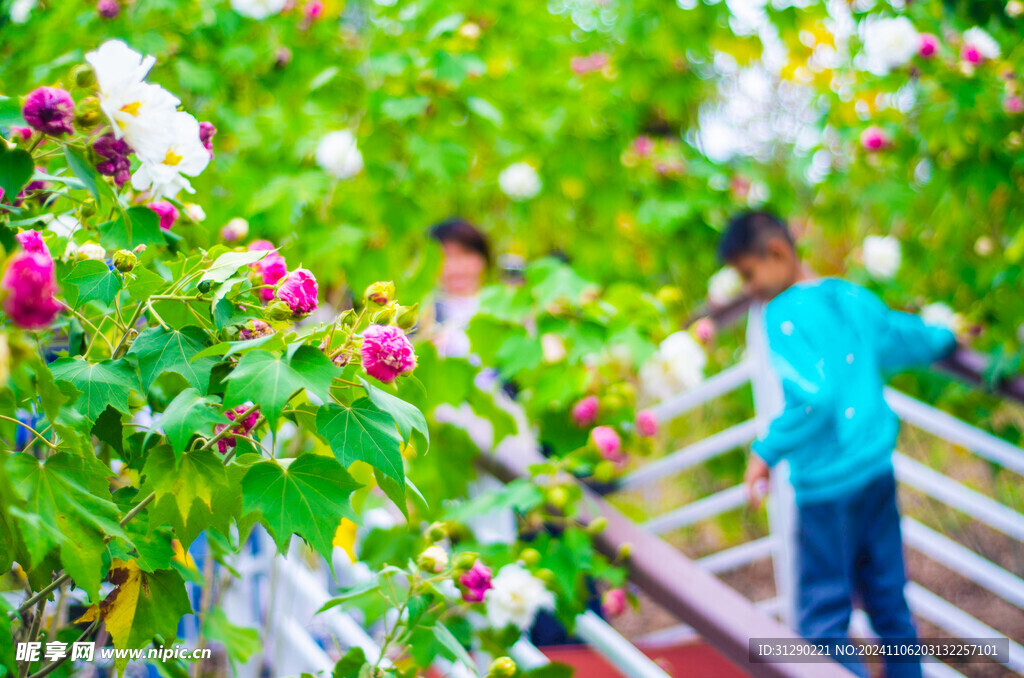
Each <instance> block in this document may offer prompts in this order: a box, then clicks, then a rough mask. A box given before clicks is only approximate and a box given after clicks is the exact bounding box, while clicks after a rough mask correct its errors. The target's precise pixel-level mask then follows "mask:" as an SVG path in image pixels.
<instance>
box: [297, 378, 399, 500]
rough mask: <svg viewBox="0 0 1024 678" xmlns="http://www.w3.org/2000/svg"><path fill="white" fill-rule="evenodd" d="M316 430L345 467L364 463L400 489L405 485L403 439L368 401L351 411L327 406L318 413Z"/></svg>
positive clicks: (388, 415)
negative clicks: (397, 484) (398, 485)
mask: <svg viewBox="0 0 1024 678" xmlns="http://www.w3.org/2000/svg"><path fill="white" fill-rule="evenodd" d="M316 429H317V431H318V432H319V433H320V435H321V436H323V438H324V440H326V441H327V443H328V444H329V445H330V446H331V450H333V451H334V456H335V457H337V458H338V461H340V462H341V463H342V464H344V465H345V466H346V467H347V466H349V465H350V464H352V462H355V461H365V462H366V463H367V464H369V465H370V466H373V467H374V468H376V469H380V470H381V471H382V472H383V473H384V474H385V475H387V476H388V477H390V478H392V479H393V480H395V481H396V482H397V483H399V484H400V485H404V484H405V467H404V466H403V463H402V439H401V438H400V437H399V434H398V429H397V428H395V420H394V419H392V418H391V415H390V414H387V413H386V412H381V411H380V410H378V409H377V408H375V407H374V406H373V404H372V403H371V402H370V401H369V400H368V399H366V398H360V399H359V400H357V401H356V402H354V403H352V406H351V407H342V406H340V405H336V404H334V403H329V404H327V405H324V406H323V407H321V408H320V409H319V411H317V413H316Z"/></svg>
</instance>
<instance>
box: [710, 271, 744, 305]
mask: <svg viewBox="0 0 1024 678" xmlns="http://www.w3.org/2000/svg"><path fill="white" fill-rule="evenodd" d="M742 291H743V279H742V278H740V274H739V273H737V272H736V269H734V268H733V267H732V266H726V267H724V268H721V269H719V270H718V271H716V272H715V274H714V275H712V276H711V277H710V278H708V301H710V302H711V303H712V304H713V305H714V306H725V305H726V304H728V303H729V302H730V301H732V300H733V299H735V298H736V297H738V296H739V295H740V292H742Z"/></svg>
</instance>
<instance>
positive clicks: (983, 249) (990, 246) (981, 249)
mask: <svg viewBox="0 0 1024 678" xmlns="http://www.w3.org/2000/svg"><path fill="white" fill-rule="evenodd" d="M995 247H996V246H995V243H994V242H993V241H992V238H990V237H988V236H987V235H983V236H981V237H980V238H978V239H977V240H975V241H974V251H975V253H977V254H978V255H979V256H982V257H987V256H988V255H990V254H992V251H993V250H994V249H995Z"/></svg>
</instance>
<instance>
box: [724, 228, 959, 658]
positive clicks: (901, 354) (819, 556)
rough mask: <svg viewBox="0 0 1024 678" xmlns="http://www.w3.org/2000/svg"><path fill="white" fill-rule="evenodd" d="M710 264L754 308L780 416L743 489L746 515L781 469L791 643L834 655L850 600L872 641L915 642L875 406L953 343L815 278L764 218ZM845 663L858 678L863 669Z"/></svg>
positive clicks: (783, 233)
mask: <svg viewBox="0 0 1024 678" xmlns="http://www.w3.org/2000/svg"><path fill="white" fill-rule="evenodd" d="M718 255H719V257H720V258H721V259H722V260H723V261H724V262H726V263H727V264H729V265H731V266H733V267H734V268H735V269H736V270H737V271H738V272H739V273H740V275H741V276H742V277H743V280H744V282H745V286H746V290H747V292H748V293H750V294H751V295H752V296H754V297H756V298H758V299H759V300H761V301H762V302H765V304H766V305H765V308H764V314H763V318H764V331H765V332H766V334H767V339H768V352H769V356H770V361H771V366H772V368H773V370H774V371H775V373H776V375H777V377H778V379H779V383H780V385H781V387H782V393H783V397H784V400H785V407H784V410H783V411H782V413H781V414H780V415H779V416H778V417H776V418H775V419H774V420H773V421H772V422H771V425H770V426H769V428H768V431H767V433H766V434H765V435H764V436H763V437H761V438H760V439H758V440H756V441H755V442H754V443H753V445H752V446H751V451H752V452H753V454H752V455H751V457H750V462H749V465H748V468H747V472H746V476H745V482H746V484H747V489H748V493H749V495H750V500H751V503H752V504H753V505H754V506H755V507H756V506H757V504H758V503H759V501H760V494H761V492H762V491H761V490H760V489H759V488H761V487H764V486H767V480H768V478H769V474H770V471H769V469H770V468H771V467H772V466H774V465H775V464H776V463H777V462H778V461H779V460H780V459H782V458H785V459H787V460H789V466H790V479H791V482H792V485H793V489H794V496H795V500H796V504H797V521H796V522H797V528H796V542H797V544H796V561H797V601H796V607H797V610H796V613H797V631H798V632H799V633H800V635H802V636H803V637H804V638H806V639H807V640H808V641H811V642H815V643H827V644H832V645H835V644H838V643H840V642H845V639H846V634H847V629H848V627H849V624H850V614H851V612H852V604H853V599H854V597H855V596H857V597H858V598H859V599H860V601H861V604H862V605H863V607H864V610H865V612H867V614H868V617H869V618H870V619H871V625H872V627H873V628H874V630H875V632H876V633H877V634H878V635H879V637H880V638H881V639H882V640H883V641H913V640H914V639H915V638H916V637H917V632H916V629H915V627H914V622H913V619H912V618H911V614H910V610H909V608H908V607H907V602H906V599H905V598H904V595H903V589H904V586H905V584H906V571H905V569H904V563H903V542H902V538H901V535H900V516H899V512H898V509H897V502H896V481H895V478H894V476H893V466H892V451H893V447H894V446H895V444H896V435H897V432H898V428H899V422H898V420H897V418H896V415H895V414H893V412H892V411H891V410H890V409H889V407H888V406H887V405H886V403H885V400H884V398H883V394H882V389H883V387H884V385H885V382H884V380H883V377H882V373H883V371H891V370H896V369H899V368H903V367H907V366H911V365H923V364H927V363H929V362H932V361H934V360H938V359H940V358H943V357H945V356H947V355H949V354H950V353H951V352H952V351H953V350H954V348H955V346H956V339H955V337H954V335H953V333H952V332H950V331H949V330H947V329H944V328H939V327H931V326H928V325H926V324H925V323H924V322H923V321H922V320H921V319H920V318H919V317H917V316H915V315H910V314H908V313H902V312H899V311H893V310H890V309H889V308H888V307H886V306H885V305H884V304H883V303H882V302H881V301H880V300H879V299H878V297H876V296H875V295H874V294H872V293H871V292H870V291H868V290H866V289H864V288H862V287H859V286H857V285H854V284H852V283H849V282H846V281H843V280H839V279H837V278H816V277H814V276H813V275H812V274H811V273H810V271H808V270H807V269H806V268H805V267H804V266H803V265H802V264H801V262H800V258H799V256H798V255H797V252H796V249H795V247H794V243H793V237H792V236H791V235H790V233H789V230H788V228H787V227H786V225H785V224H784V223H783V222H782V221H780V220H779V219H778V218H776V217H774V216H773V215H771V214H767V213H764V212H754V213H748V214H742V215H740V216H737V217H735V218H734V219H733V220H732V221H731V222H730V224H729V226H728V228H727V230H726V231H725V233H724V234H723V235H722V238H721V241H720V242H719V246H718ZM848 663H849V668H850V669H851V670H853V671H854V672H855V673H857V674H858V675H861V676H867V675H868V674H867V671H866V669H865V667H864V665H863V664H860V663H859V662H857V661H856V660H851V661H850V662H848ZM886 676H888V678H900V677H904V676H907V677H910V676H913V677H914V678H917V677H918V676H921V666H920V662H919V661H917V662H912V663H895V662H893V663H887V666H886Z"/></svg>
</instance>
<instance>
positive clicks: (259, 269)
mask: <svg viewBox="0 0 1024 678" xmlns="http://www.w3.org/2000/svg"><path fill="white" fill-rule="evenodd" d="M272 249H274V243H272V242H270V241H269V240H256V241H254V242H253V243H252V244H250V245H249V251H250V252H257V251H261V250H272ZM252 268H253V270H255V271H256V273H257V275H258V276H259V278H260V280H261V281H262V283H263V284H264V285H276V284H277V282H278V281H279V280H280V279H281V278H283V277H285V275H287V274H288V265H287V264H286V263H285V260H284V257H282V256H281V255H280V254H278V253H277V252H271V253H270V254H267V255H266V256H265V257H263V258H262V259H260V260H259V261H257V262H256V263H255V264H253V265H252ZM260 298H261V299H262V300H263V301H271V300H272V299H273V298H274V290H272V289H270V288H269V287H266V288H264V289H261V290H260Z"/></svg>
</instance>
